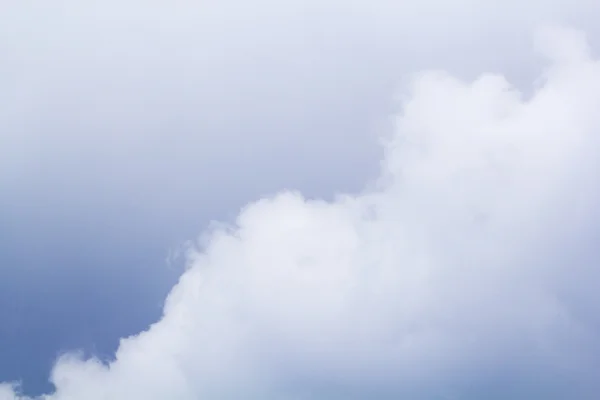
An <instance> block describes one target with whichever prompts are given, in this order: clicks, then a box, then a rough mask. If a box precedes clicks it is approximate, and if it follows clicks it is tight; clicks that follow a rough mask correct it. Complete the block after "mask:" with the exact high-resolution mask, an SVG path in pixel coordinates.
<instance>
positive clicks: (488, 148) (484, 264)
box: [0, 27, 600, 400]
mask: <svg viewBox="0 0 600 400" xmlns="http://www.w3.org/2000/svg"><path fill="white" fill-rule="evenodd" d="M536 46H537V47H536V48H537V49H538V50H539V52H540V54H542V55H543V56H544V57H546V67H545V68H544V69H543V74H542V75H541V78H540V79H539V80H538V87H537V89H536V90H535V92H534V93H533V95H531V96H525V95H524V94H522V93H521V92H520V91H519V90H517V89H516V88H515V87H513V86H511V84H510V83H509V82H508V81H507V80H506V79H505V78H504V77H503V76H500V75H495V74H483V75H481V76H479V77H478V78H477V79H475V80H473V81H464V80H461V79H458V78H455V77H453V76H452V75H450V74H448V73H447V72H443V71H429V72H424V73H421V74H418V75H417V76H415V77H414V79H412V80H411V81H410V84H409V85H408V86H407V87H408V89H407V91H406V92H405V93H403V95H404V97H403V100H402V104H401V109H400V110H399V112H398V114H397V116H396V117H395V124H394V125H395V129H394V132H393V133H392V134H390V135H389V136H388V137H387V138H386V140H385V141H384V142H385V143H384V153H385V157H384V159H383V160H382V162H381V174H380V177H379V178H378V179H377V181H376V182H374V183H373V184H372V185H368V186H367V187H366V188H365V189H364V190H363V191H362V192H360V193H359V194H354V195H339V196H338V197H337V198H336V199H335V200H333V201H325V200H318V199H306V198H304V197H303V196H302V195H301V194H300V193H298V192H293V191H291V192H282V193H279V194H277V195H275V196H272V197H268V198H263V199H261V200H259V201H256V202H254V203H250V204H248V205H247V206H246V207H244V209H243V210H242V211H241V212H240V214H239V215H238V217H237V219H236V221H235V223H234V224H231V225H223V224H214V226H212V227H211V229H210V230H208V231H206V232H205V234H204V235H203V236H202V238H201V240H200V241H199V242H198V246H194V247H193V248H191V249H190V252H189V255H188V259H189V268H188V269H187V271H186V272H185V273H184V274H183V275H182V277H181V279H180V281H179V283H178V284H177V285H176V286H175V287H174V288H173V289H172V291H171V293H170V294H169V296H168V298H167V300H166V303H165V306H164V316H163V318H162V319H161V320H160V321H158V322H157V323H155V324H154V325H152V326H150V327H149V328H148V330H146V331H145V332H142V333H140V334H139V335H136V336H132V337H129V338H124V339H122V341H121V344H120V347H119V349H118V351H117V353H116V355H115V359H114V360H113V361H111V362H109V363H105V362H102V361H101V360H96V359H84V358H82V357H79V356H77V354H67V355H65V356H64V357H62V358H60V359H59V360H58V361H57V363H56V365H55V367H54V370H53V371H52V375H51V379H52V382H53V383H54V385H55V386H56V392H55V393H53V394H50V395H47V396H45V397H43V399H45V400H75V399H88V400H95V399H114V400H120V399H165V398H171V399H181V400H187V399H190V400H191V399H239V398H273V399H305V398H306V399H309V398H310V399H321V398H322V399H325V398H328V399H329V398H336V396H337V397H339V398H353V396H354V397H356V398H368V397H373V396H379V397H378V398H398V396H409V397H410V398H415V399H421V398H423V399H424V398H433V397H432V396H438V398H481V397H482V396H485V397H486V398H492V396H493V395H494V394H496V395H498V397H499V398H502V396H510V397H512V396H515V393H516V395H519V396H526V395H529V396H533V397H536V396H540V395H542V394H543V395H547V394H550V395H551V396H554V397H555V398H561V397H560V396H562V395H564V396H565V397H563V398H567V397H566V396H568V397H569V398H573V397H576V398H591V395H592V393H593V392H592V390H593V389H598V388H597V385H596V384H594V382H595V380H596V379H595V378H596V376H595V375H596V374H595V371H596V368H597V362H596V360H597V359H598V355H599V354H600V353H599V352H598V351H599V350H600V347H599V345H600V341H599V339H598V334H599V333H600V325H599V324H598V322H599V321H597V317H595V315H597V312H596V311H597V310H596V308H597V306H595V304H598V301H597V296H596V295H595V294H594V293H595V292H594V283H593V282H596V279H597V278H598V277H599V275H600V274H599V271H598V269H597V267H596V265H597V260H598V258H597V257H598V254H597V253H596V252H595V250H594V247H593V238H594V237H595V236H594V235H595V234H596V232H595V230H596V229H597V227H599V226H600V225H599V224H598V222H600V221H599V220H598V212H597V211H596V210H597V208H596V207H595V204H597V200H598V197H599V195H600V190H599V189H600V188H599V187H598V185H599V183H598V179H597V178H598V171H599V170H598V164H597V163H598V162H597V161H596V160H598V159H599V158H598V154H597V153H598V149H600V146H598V144H599V143H598V132H599V129H600V115H599V114H598V113H597V111H596V107H597V105H598V104H600V64H599V63H598V61H596V60H595V59H593V58H592V57H591V51H590V49H589V48H588V45H587V43H586V41H585V39H584V37H583V36H582V35H581V33H580V32H577V31H574V30H569V29H565V28H557V27H552V28H545V29H541V30H540V31H539V34H538V36H537V38H536ZM590 243H592V245H590ZM499 382H500V383H499ZM494 385H496V386H494ZM498 386H499V387H498ZM491 390H494V393H493V394H492V393H491V392H490V391H491ZM11 392H12V390H11V389H10V388H9V387H0V399H2V400H4V399H8V400H12V399H15V398H19V397H18V396H16V395H15V394H14V393H11ZM453 396H456V397H453ZM19 399H20V398H19Z"/></svg>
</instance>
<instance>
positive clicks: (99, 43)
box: [0, 1, 598, 400]
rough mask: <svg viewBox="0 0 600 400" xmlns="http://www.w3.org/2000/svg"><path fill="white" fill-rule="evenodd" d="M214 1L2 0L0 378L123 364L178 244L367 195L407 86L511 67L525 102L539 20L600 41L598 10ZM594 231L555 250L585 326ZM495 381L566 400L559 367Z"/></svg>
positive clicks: (300, 381) (316, 383)
mask: <svg viewBox="0 0 600 400" xmlns="http://www.w3.org/2000/svg"><path fill="white" fill-rule="evenodd" d="M213 3H214V4H212V3H205V4H204V5H203V6H198V5H193V4H192V2H185V1H181V2H175V3H169V4H168V5H167V4H166V3H165V5H160V4H159V3H153V4H150V5H148V4H142V3H141V2H135V1H122V2H118V3H117V2H112V1H108V2H104V3H103V4H102V5H95V6H90V5H85V4H76V3H75V2H71V1H62V2H58V3H53V4H52V5H51V6H50V5H44V6H40V5H39V4H34V3H33V2H8V5H7V6H3V7H5V9H6V10H5V11H6V12H4V11H3V12H2V16H0V38H1V40H0V52H1V54H2V55H3V57H2V61H3V62H2V64H1V65H0V72H1V77H0V79H1V80H2V87H3V88H4V89H3V91H2V95H0V105H1V106H2V108H1V110H0V132H1V135H0V156H1V157H0V192H1V193H2V196H1V199H0V206H1V207H0V237H1V238H2V243H1V244H0V262H1V264H0V265H1V269H0V296H1V297H0V299H1V303H0V315H1V316H2V323H1V325H0V346H1V347H0V381H7V380H15V379H23V380H24V382H23V383H24V385H25V388H26V389H28V390H30V391H31V392H33V393H36V392H39V391H41V390H44V391H46V390H49V389H50V388H49V387H48V386H44V385H43V380H45V379H46V378H47V376H48V375H49V373H50V368H51V366H52V363H53V361H54V359H55V356H56V355H57V353H60V352H63V351H66V350H69V349H75V348H84V349H86V351H89V352H97V353H100V354H101V355H102V356H112V354H111V353H112V352H113V351H114V350H115V349H116V346H117V344H118V339H119V338H121V337H124V336H128V335H131V334H136V333H138V332H140V331H142V330H145V329H147V328H148V326H149V324H150V323H152V322H154V321H156V320H158V318H160V315H161V309H162V301H163V299H164V297H165V296H166V294H167V293H168V292H169V290H170V289H171V287H172V286H173V285H174V283H175V282H176V278H177V277H178V275H179V273H180V272H181V270H180V269H178V267H177V266H175V267H173V268H169V267H168V266H167V263H166V262H165V259H166V258H167V256H168V255H169V251H170V250H171V249H173V248H176V247H177V245H179V244H181V243H182V242H183V241H184V240H186V239H191V238H194V237H195V236H196V235H197V234H198V233H199V232H201V231H203V230H204V229H205V228H206V226H207V224H208V222H209V221H210V220H213V219H218V220H232V219H233V218H235V216H236V215H237V213H238V210H239V208H240V207H242V206H243V205H245V204H246V203H248V202H249V201H252V200H256V199H259V198H261V197H263V196H264V195H265V194H269V193H273V192H276V191H278V190H282V189H288V188H289V189H299V190H301V191H302V193H303V194H304V195H306V196H308V197H311V198H316V197H318V198H325V199H332V197H333V194H334V193H335V192H357V191H359V190H360V189H361V188H362V187H363V186H364V185H365V184H367V183H368V182H369V181H370V180H372V179H373V178H375V177H376V176H377V174H378V169H379V163H380V160H381V158H382V151H381V148H380V147H379V145H378V136H379V135H380V134H387V135H389V132H390V130H391V124H390V119H391V117H392V116H393V115H394V114H396V113H397V112H398V104H397V101H396V99H395V98H394V96H395V95H396V94H398V90H399V89H402V88H403V87H404V86H403V83H402V82H403V80H406V79H408V77H409V75H408V74H410V73H413V72H417V71H420V70H422V69H423V68H441V69H444V70H447V71H449V72H451V73H453V74H454V75H456V76H459V77H462V78H467V79H470V78H474V77H475V76H477V75H479V74H480V73H482V72H489V71H492V72H502V73H503V74H505V75H506V76H507V77H508V78H509V79H510V80H511V81H512V82H514V83H516V84H517V85H519V86H520V88H521V89H522V90H523V91H524V92H526V93H527V92H530V91H531V82H532V79H533V78H534V77H535V74H537V73H538V72H539V71H538V67H540V63H539V59H537V58H535V57H534V56H533V55H532V54H533V53H532V52H531V40H530V39H531V35H532V33H533V31H534V28H535V27H536V26H537V24H538V23H540V22H546V21H559V22H566V23H569V24H572V25H575V26H577V27H581V28H584V29H585V30H586V32H587V33H588V39H589V41H590V43H591V44H592V45H595V43H596V42H597V36H596V30H595V29H594V27H593V24H592V22H593V21H592V19H591V18H592V17H591V16H593V15H597V14H594V11H597V10H596V9H595V6H594V4H593V2H566V1H564V2H562V1H555V2H550V3H548V2H539V4H538V3H530V5H529V6H527V7H525V8H524V6H522V5H521V4H520V3H518V2H507V3H506V4H504V5H503V6H502V7H500V8H498V5H497V4H494V5H493V7H492V5H486V4H483V3H482V2H478V3H472V4H471V3H469V2H450V3H448V5H441V4H437V3H435V2H420V3H419V4H415V5H407V4H404V5H397V4H396V2H390V1H375V2H370V3H366V2H364V3H360V2H356V3H355V4H353V7H350V6H347V5H346V6H345V5H342V4H341V3H339V2H333V1H324V2H311V1H308V2H292V3H286V4H278V3H276V2H270V1H259V2H257V3H256V4H252V5H249V3H247V4H246V3H244V4H241V2H235V1H229V2H219V3H217V2H213ZM367 4H368V5H367ZM432 9H435V10H437V11H438V12H439V15H438V14H437V13H432V12H430V10H432ZM442 15H443V17H442ZM401 93H402V94H405V93H406V92H405V91H401ZM590 168H591V167H590ZM589 179H591V178H589ZM578 189H579V188H578V187H575V188H574V191H575V192H577V190H578ZM586 193H587V192H586ZM586 212H587V213H588V214H585V215H586V216H587V217H590V214H589V212H590V211H589V210H588V211H586ZM594 215H595V214H594ZM589 220H590V221H592V222H593V221H595V220H594V219H593V218H589ZM594 228H595V226H594V225H593V224H591V223H590V224H586V225H585V226H583V227H582V226H580V225H574V226H573V227H572V229H573V232H574V235H575V237H577V238H578V239H577V240H575V239H573V244H572V246H570V247H569V249H570V251H572V253H573V254H570V253H567V252H566V251H565V252H563V253H561V254H560V255H561V256H563V257H565V258H566V259H568V260H572V259H575V257H578V259H579V260H581V259H582V261H580V264H581V265H583V266H582V267H581V268H580V269H577V271H576V273H574V274H573V276H571V277H570V279H571V280H572V282H569V284H568V285H567V284H565V285H563V286H561V296H564V297H565V298H567V299H569V301H571V302H573V303H574V306H573V307H571V308H572V309H573V310H576V311H577V312H578V313H582V314H583V315H585V316H586V317H585V319H586V321H589V319H588V316H590V315H593V314H594V313H595V311H596V310H594V309H593V308H592V309H589V308H590V307H592V304H594V301H593V300H594V295H593V292H592V291H591V289H590V290H588V289H585V290H575V289H573V288H575V287H577V288H580V287H581V283H580V281H579V280H578V277H584V278H588V279H589V277H590V276H595V275H594V274H595V271H594V270H593V267H591V266H588V264H589V259H595V258H593V257H594V256H595V254H594V252H593V250H590V249H593V248H594V246H593V244H588V243H587V242H586V241H590V239H589V238H591V237H594V236H593V235H592V233H590V232H594ZM582 232H583V233H582ZM558 236H559V238H560V239H561V240H564V239H565V237H563V236H560V235H558ZM581 243H586V246H588V247H586V250H585V251H583V250H582V251H575V250H573V249H577V248H578V247H577V246H583V245H582V244H581ZM564 248H566V247H563V249H564ZM581 254H585V257H584V256H582V255H581ZM551 257H552V258H555V257H557V255H556V254H552V255H551ZM586 257H587V258H586ZM540 262H541V261H540ZM573 299H576V300H573ZM565 301H566V300H565ZM265 318H267V319H268V313H267V317H265ZM590 318H591V317H590ZM300 320H301V318H300ZM592 332H593V333H595V332H596V331H595V330H594V331H592ZM309 333H310V332H309ZM309 333H307V334H309ZM309 336H310V335H309ZM586 340H587V341H586V342H585V343H586V344H587V345H589V346H591V347H590V348H591V349H592V350H595V349H594V348H593V345H594V344H595V343H597V342H596V341H593V340H591V339H589V338H587V339H586ZM282 346H283V347H285V345H282ZM591 354H598V353H597V352H592V353H591ZM290 357H291V356H290ZM291 359H294V357H291ZM575 361H576V362H579V361H580V360H579V359H576V360H575ZM509 364H510V363H509ZM592 364H593V363H592V362H591V361H590V362H586V363H585V365H586V366H588V367H589V366H590V365H592ZM332 368H333V367H332ZM290 371H294V376H295V377H296V378H295V379H291V378H290V379H287V378H286V379H283V381H284V382H285V383H286V385H287V387H286V388H285V390H288V387H303V389H302V390H300V389H299V390H300V391H303V390H308V394H307V393H304V392H303V393H301V395H304V396H309V397H310V396H314V397H316V396H318V395H319V393H316V394H315V393H314V392H315V390H317V391H318V390H321V393H325V392H326V393H328V394H327V395H326V396H331V395H332V392H335V390H336V389H334V388H335V387H339V386H340V384H339V383H336V380H335V379H332V378H331V377H330V376H327V374H326V373H325V372H323V374H322V376H320V375H319V374H316V375H314V376H313V375H311V374H309V373H307V372H306V368H305V367H299V366H298V365H292V366H290ZM490 371H491V372H490V373H489V374H490V376H484V377H482V378H481V386H482V387H484V388H486V387H494V386H497V385H500V386H503V387H510V386H511V385H512V386H514V387H517V389H515V390H517V391H518V390H521V391H523V390H525V389H519V386H520V385H522V386H521V387H522V388H523V387H524V388H526V389H527V390H534V389H532V388H528V385H529V386H531V385H533V386H536V385H537V386H536V388H535V390H539V391H540V392H544V391H547V390H551V391H554V392H555V393H561V392H559V391H556V388H554V387H551V388H550V389H548V386H547V384H548V378H547V377H548V376H550V375H543V374H542V376H544V379H543V381H542V382H534V383H532V381H531V380H530V381H527V382H525V383H522V382H516V380H515V376H516V375H515V374H514V370H513V369H512V366H511V365H508V366H507V367H506V372H505V374H504V375H502V369H495V368H491V367H490ZM499 371H500V372H499ZM587 371H590V370H587ZM581 375H585V374H581ZM338 378H339V377H338ZM462 378H464V377H461V379H462ZM584 378H585V376H584V377H583V378H582V381H581V382H575V383H572V385H571V386H569V387H568V389H565V390H566V392H565V393H568V394H569V395H572V394H573V393H574V391H577V390H583V389H581V388H582V387H584V388H585V384H586V383H589V380H586V379H584ZM140 379H143V377H141V378H140ZM340 379H341V378H340ZM461 379H458V380H457V381H458V383H457V385H458V386H460V384H462V381H461ZM448 380H449V381H450V383H449V386H452V376H450V377H449V378H448ZM341 381H343V379H342V380H341ZM466 381H469V382H470V380H469V379H466ZM306 382H312V385H313V386H312V387H314V388H317V389H312V388H309V389H305V387H306V386H307V384H306ZM497 382H501V383H500V384H498V383H497ZM561 385H562V382H561ZM308 386H310V385H308ZM342 386H343V385H342ZM367 386H368V385H367ZM379 386H380V387H381V388H384V389H382V390H387V391H388V392H389V393H395V392H394V390H409V391H410V390H416V389H411V388H405V389H402V388H397V387H391V388H387V387H386V385H385V384H381V385H379ZM392 386H393V385H392ZM470 386H473V387H477V384H475V383H473V384H470ZM567 386H568V385H567ZM213 389H214V388H213ZM213 389H210V388H209V389H208V391H209V392H210V390H213ZM459 389H460V390H465V391H467V392H468V390H466V389H464V388H462V387H461V388H458V389H456V390H457V391H458V390H459ZM115 390H116V389H115ZM214 390H217V389H214ZM339 390H341V392H344V390H354V391H355V388H354V389H352V388H350V389H344V390H342V389H339ZM366 390H367V391H368V390H370V389H366ZM420 390H424V389H420ZM469 390H471V389H469ZM488 390H489V389H488ZM217 391H218V390H217ZM473 391H474V392H477V390H475V389H473ZM359 392H360V391H359ZM584 392H585V390H584ZM115 393H117V394H115V395H120V392H115ZM134 393H137V392H135V391H134ZM310 393H313V394H310ZM345 393H346V392H344V394H338V395H339V396H345ZM582 393H583V392H582ZM0 396H1V394H0ZM58 398H60V399H61V400H62V399H63V397H58ZM64 398H68V397H64ZM115 398H117V397H115ZM311 398H312V397H311Z"/></svg>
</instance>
